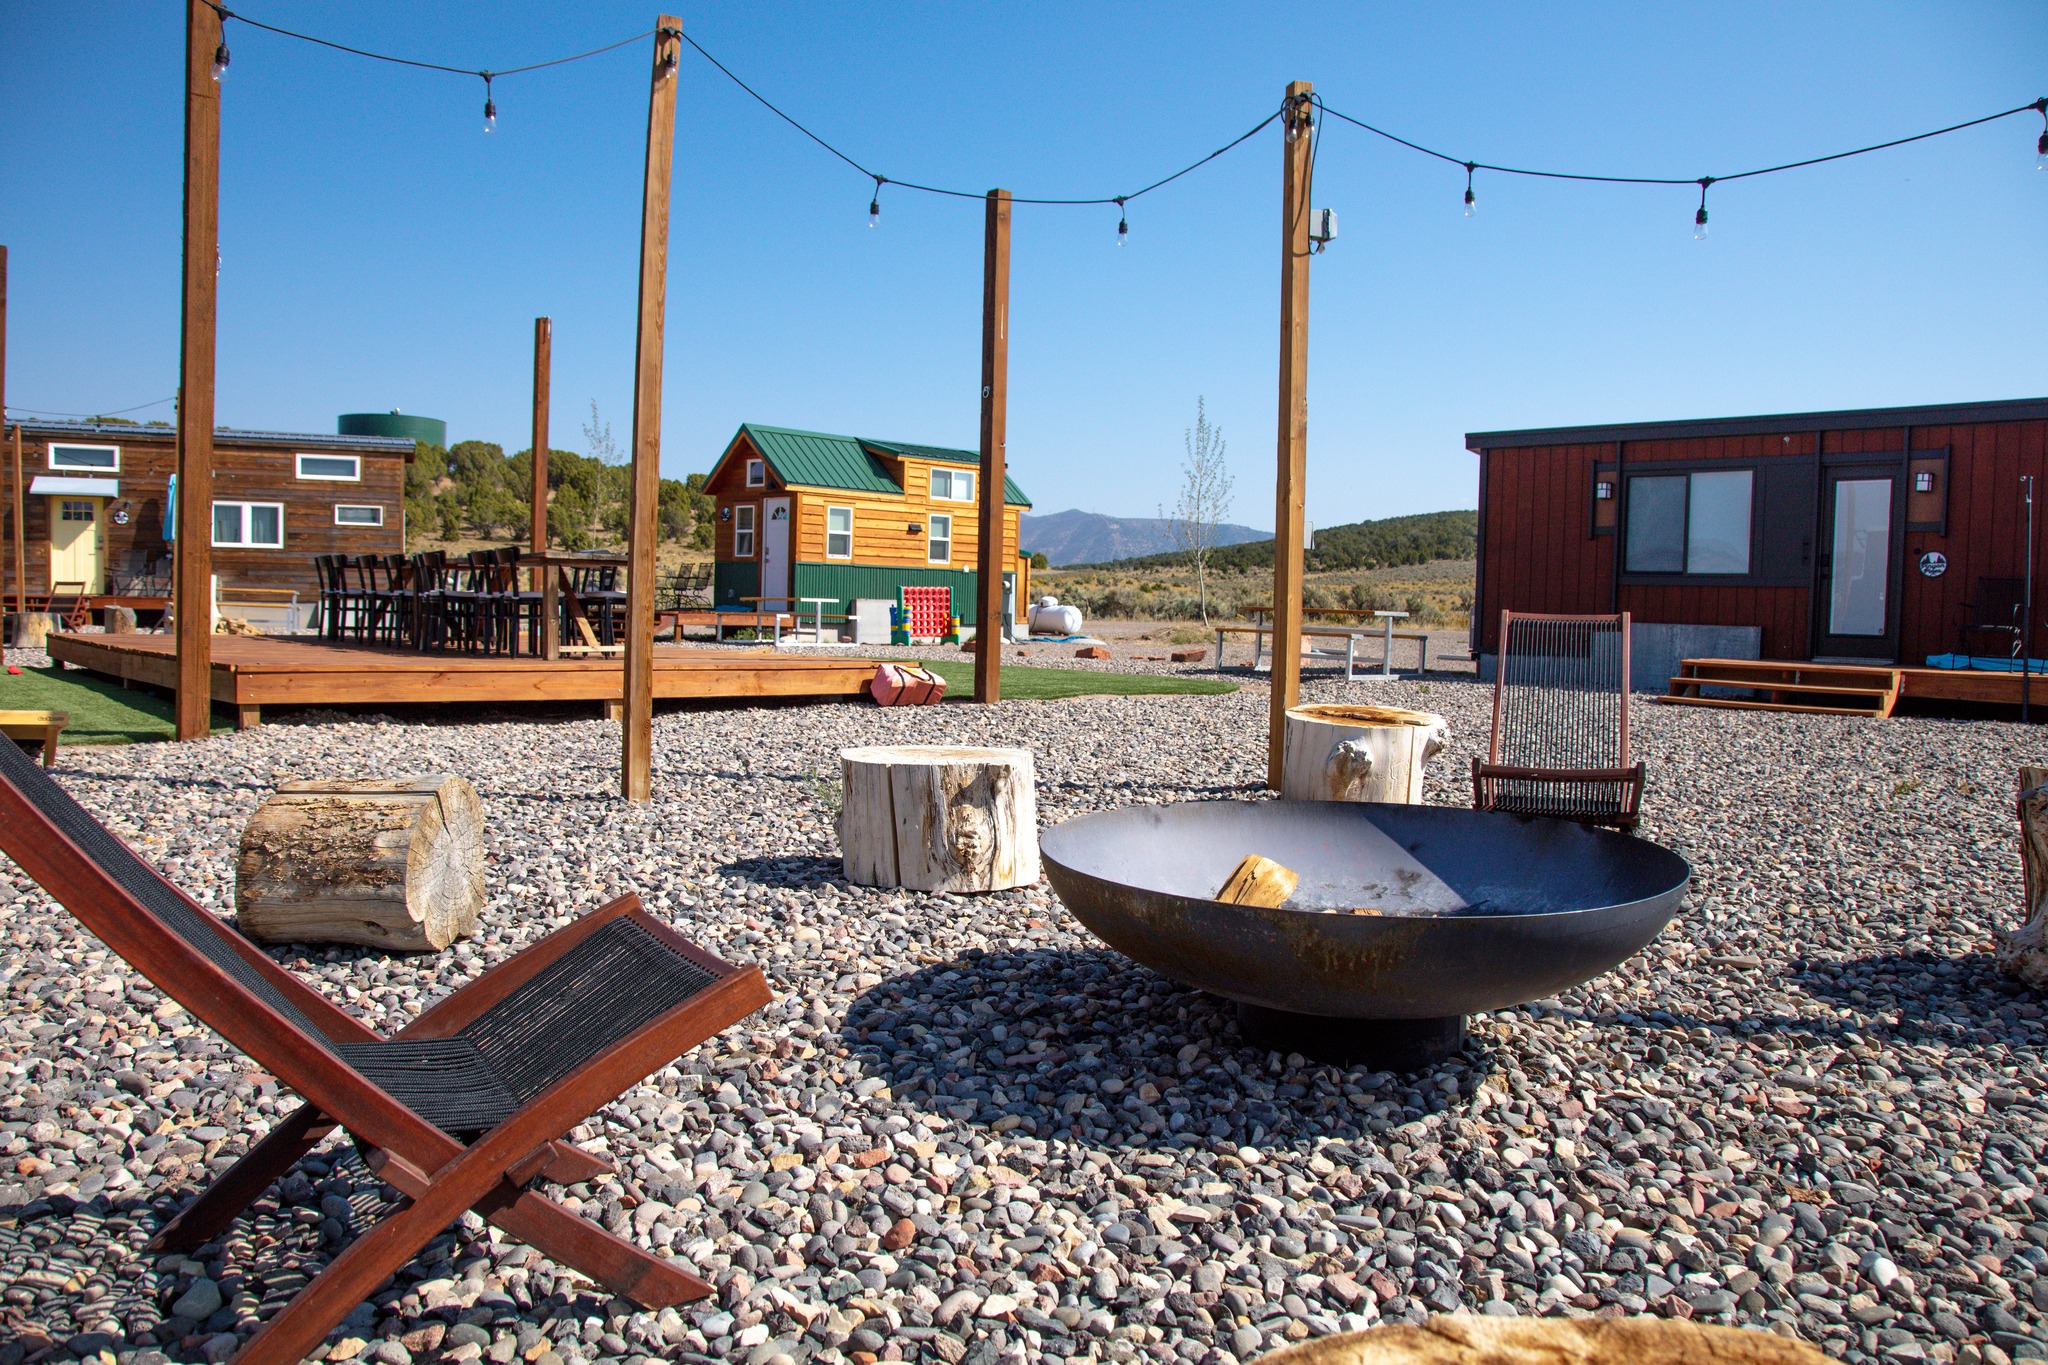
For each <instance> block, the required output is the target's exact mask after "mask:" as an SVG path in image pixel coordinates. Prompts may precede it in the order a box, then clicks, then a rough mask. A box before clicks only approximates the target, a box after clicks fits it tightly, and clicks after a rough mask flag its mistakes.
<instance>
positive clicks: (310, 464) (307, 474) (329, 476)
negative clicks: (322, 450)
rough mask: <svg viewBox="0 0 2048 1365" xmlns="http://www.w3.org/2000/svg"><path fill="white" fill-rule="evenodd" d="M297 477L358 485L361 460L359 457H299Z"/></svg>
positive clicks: (361, 467)
mask: <svg viewBox="0 0 2048 1365" xmlns="http://www.w3.org/2000/svg"><path fill="white" fill-rule="evenodd" d="M299 477H300V478H302V479H322V480H325V481H327V482H329V483H360V482H361V481H362V477H363V460H362V457H361V456H360V455H301V456H299Z"/></svg>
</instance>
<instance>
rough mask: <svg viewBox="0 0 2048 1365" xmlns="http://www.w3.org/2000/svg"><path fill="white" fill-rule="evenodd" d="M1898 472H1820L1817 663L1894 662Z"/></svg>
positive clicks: (1887, 468)
mask: <svg viewBox="0 0 2048 1365" xmlns="http://www.w3.org/2000/svg"><path fill="white" fill-rule="evenodd" d="M1904 472H1905V471H1904V468H1903V466H1901V465H1897V464H1890V463H1886V464H1866V465H1857V464H1836V465H1828V466H1826V468H1825V469H1824V470H1823V473H1822V479H1821V492H1820V553H1819V554H1818V555H1816V556H1815V557H1814V577H1815V581H1814V594H1813V612H1814V622H1813V637H1814V643H1813V656H1814V657H1815V658H1816V659H1845V660H1849V659H1869V660H1872V661H1882V662H1885V663H1891V662H1893V661H1895V660H1896V659H1897V658H1898V653H1899V570H1900V566H1901V564H1902V562H1903V558H1902V557H1903V553H1904V548H1905V536H1904V534H1903V533H1904V530H1905V527H1904V524H1903V523H1904V519H1903V517H1902V516H1901V515H1900V513H1901V504H1902V503H1903V502H1904V501H1905V499H1904V496H1903V490H1904V487H1905V480H1904V478H1903V477H1902V476H1903V474H1904Z"/></svg>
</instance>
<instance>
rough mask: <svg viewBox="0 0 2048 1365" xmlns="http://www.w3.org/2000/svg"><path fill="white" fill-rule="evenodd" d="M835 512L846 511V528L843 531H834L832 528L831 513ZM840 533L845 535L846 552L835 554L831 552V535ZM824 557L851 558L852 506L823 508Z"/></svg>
mask: <svg viewBox="0 0 2048 1365" xmlns="http://www.w3.org/2000/svg"><path fill="white" fill-rule="evenodd" d="M835 512H844V513H846V530H845V531H844V532H836V531H834V530H833V529H832V514H833V513H835ZM840 534H843V535H845V537H846V553H845V554H843V555H835V554H833V553H832V537H833V536H835V535H840ZM825 558H827V559H852V558H853V508H852V507H827V508H826V509H825Z"/></svg>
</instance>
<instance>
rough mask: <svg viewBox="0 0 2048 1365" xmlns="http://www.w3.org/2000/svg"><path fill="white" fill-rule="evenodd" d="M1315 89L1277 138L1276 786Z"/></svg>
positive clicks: (1291, 682) (1294, 657) (1273, 781)
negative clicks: (1279, 170) (1296, 133)
mask: <svg viewBox="0 0 2048 1365" xmlns="http://www.w3.org/2000/svg"><path fill="white" fill-rule="evenodd" d="M1314 90H1315V87H1314V86H1313V85H1311V84H1310V83H1309V82H1307V81H1294V82H1291V83H1290V84H1289V85H1288V87H1287V101H1288V109H1287V113H1286V115H1285V116H1284V118H1283V122H1284V123H1285V124H1286V125H1287V127H1288V129H1289V131H1295V130H1297V129H1298V130H1299V132H1300V135H1299V136H1297V137H1294V138H1292V139H1291V140H1288V139H1286V138H1284V137H1283V140H1282V142H1281V144H1280V146H1281V157H1282V173H1281V186H1280V423H1279V439H1278V471H1277V473H1276V475H1275V478H1274V481H1273V688H1272V700H1271V702H1270V704H1269V706H1268V710H1267V714H1266V785H1267V786H1269V787H1271V788H1272V789H1273V790H1274V791H1280V790H1282V788H1283V786H1284V782H1285V776H1284V775H1285V772H1286V765H1287V712H1288V711H1289V710H1290V709H1292V708H1293V706H1294V705H1295V703H1297V702H1299V701H1300V700H1301V574H1302V539H1303V509H1304V507H1305V506H1306V502H1305V499H1306V496H1307V483H1308V259H1309V255H1308V210H1309V203H1308V200H1309V151H1310V148H1311V147H1312V146H1313V145H1314V143H1313V138H1312V136H1311V133H1310V131H1309V127H1308V119H1309V108H1310V106H1309V96H1310V95H1311V94H1312V93H1313V92H1314Z"/></svg>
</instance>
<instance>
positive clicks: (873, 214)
mask: <svg viewBox="0 0 2048 1365" xmlns="http://www.w3.org/2000/svg"><path fill="white" fill-rule="evenodd" d="M888 183H889V177H888V176H886V175H878V176H875V197H874V198H872V199H870V200H868V226H869V227H871V228H875V227H880V226H881V225H882V186H884V185H886V184H888Z"/></svg>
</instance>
